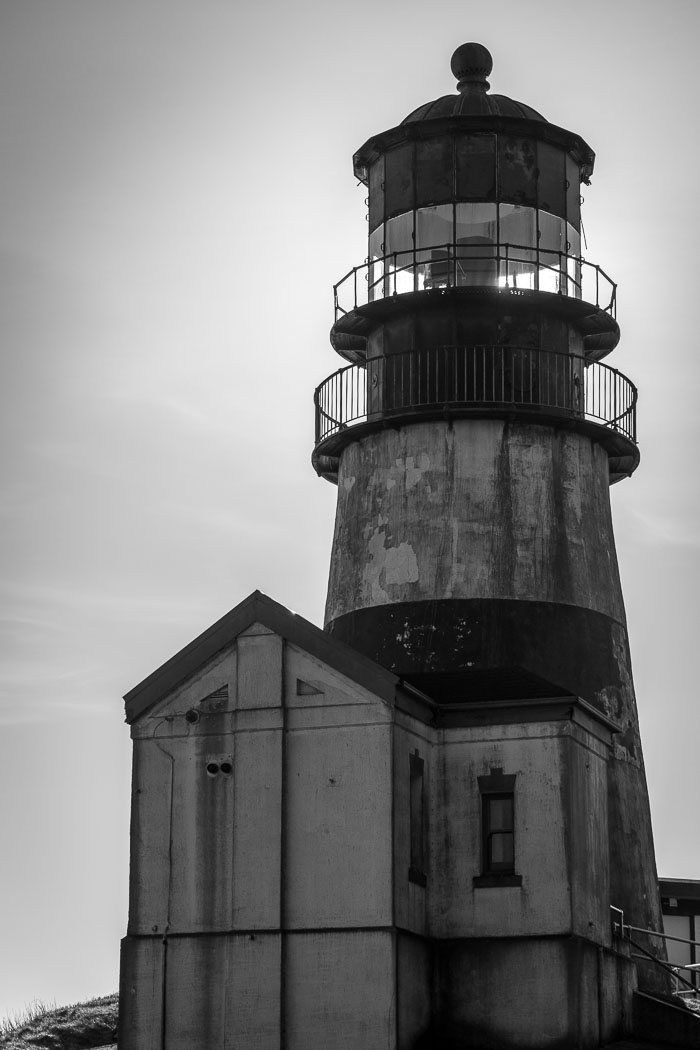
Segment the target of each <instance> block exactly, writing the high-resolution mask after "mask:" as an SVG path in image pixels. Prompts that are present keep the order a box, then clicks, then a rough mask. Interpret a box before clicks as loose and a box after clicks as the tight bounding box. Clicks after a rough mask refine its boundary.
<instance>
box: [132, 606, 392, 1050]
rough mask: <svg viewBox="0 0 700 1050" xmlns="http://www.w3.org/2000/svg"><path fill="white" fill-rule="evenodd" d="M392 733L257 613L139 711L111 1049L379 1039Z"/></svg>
mask: <svg viewBox="0 0 700 1050" xmlns="http://www.w3.org/2000/svg"><path fill="white" fill-rule="evenodd" d="M392 732H393V730H392V712H391V710H390V709H389V708H388V707H387V705H386V704H384V703H383V702H382V701H381V700H379V699H378V698H377V697H375V696H373V695H372V694H371V693H369V692H368V691H367V690H366V689H363V688H362V687H360V686H358V685H357V684H356V683H354V682H352V681H350V680H349V679H347V678H345V677H344V676H343V675H341V674H339V673H337V672H335V671H334V670H333V669H332V668H330V667H328V666H327V665H325V664H323V663H321V662H320V661H318V660H315V659H313V658H312V657H310V656H308V654H306V653H304V652H303V651H301V650H299V649H298V648H295V647H294V646H293V645H290V644H288V643H285V642H283V640H282V638H280V637H279V636H277V635H275V634H273V633H272V632H271V631H269V630H268V629H267V628H264V627H256V626H253V627H252V628H250V629H249V630H248V631H246V632H245V633H244V634H243V635H241V636H240V637H239V638H238V639H237V641H236V643H235V644H234V645H232V646H231V647H230V648H229V649H228V650H227V651H226V652H224V653H222V654H219V655H218V656H217V657H216V659H215V660H213V661H211V664H210V665H209V666H207V667H206V668H204V669H202V670H201V671H200V672H199V673H198V674H197V675H195V676H194V677H193V678H192V679H190V680H189V681H188V682H186V683H184V684H183V685H182V686H180V687H179V688H178V689H177V690H175V691H174V692H173V693H172V694H171V695H170V696H168V697H167V698H165V699H164V700H163V701H161V702H160V703H158V704H157V705H156V706H155V707H154V708H153V709H151V710H150V711H149V712H147V713H146V714H144V715H143V716H142V717H141V718H140V719H138V720H137V722H136V723H135V724H134V725H133V727H132V735H133V737H134V773H133V808H132V841H131V850H132V853H131V896H130V914H129V927H128V936H127V938H126V940H125V942H124V947H123V965H122V988H123V1001H124V1010H123V1032H122V1039H121V1041H120V1046H123V1047H124V1048H125V1050H143V1048H144V1047H145V1046H149V1047H151V1046H153V1047H160V1046H163V1047H167V1050H185V1048H188V1050H191V1048H192V1047H194V1046H202V1047H203V1046H206V1047H207V1050H214V1048H216V1047H221V1048H222V1050H223V1048H224V1047H229V1046H232V1045H240V1046H245V1047H246V1048H249V1047H250V1048H256V1050H257V1048H260V1050H262V1048H265V1050H267V1048H268V1047H273V1046H274V1047H277V1046H279V1040H280V1030H281V1028H282V1026H283V1027H284V1029H285V1032H286V1047H287V1050H292V1048H295V1047H298V1048H299V1050H307V1048H308V1047H309V1046H313V1045H321V1043H322V1045H324V1047H326V1048H328V1050H346V1048H350V1047H356V1046H359V1045H362V1046H363V1047H367V1048H374V1047H376V1048H377V1050H385V1048H386V1050H389V1048H390V1047H392V1048H393V1046H394V1042H393V1040H394V1039H395V1027H396V1022H395V1014H396V1008H395V991H394V988H395V981H394V971H395V947H394V942H393V935H392V933H391V927H392V922H393V902H392V806H391V795H392V777H393V770H392ZM229 767H230V768H229ZM214 769H215V771H213V770H214ZM330 1015H332V1016H333V1017H334V1024H333V1026H332V1031H331V1030H329V1026H328V1018H329V1016H330ZM321 1033H323V1034H322V1036H321Z"/></svg>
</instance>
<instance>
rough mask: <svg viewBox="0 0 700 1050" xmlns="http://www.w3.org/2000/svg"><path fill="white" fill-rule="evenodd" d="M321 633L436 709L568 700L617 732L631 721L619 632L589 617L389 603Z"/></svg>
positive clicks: (552, 607)
mask: <svg viewBox="0 0 700 1050" xmlns="http://www.w3.org/2000/svg"><path fill="white" fill-rule="evenodd" d="M326 630H327V631H328V632H329V633H330V634H331V635H332V636H333V637H334V638H336V639H338V640H340V641H342V642H345V643H347V644H349V645H352V647H353V648H354V649H357V650H359V651H360V652H362V653H364V654H365V655H366V656H369V657H370V658H371V659H373V660H376V661H377V662H378V663H380V664H382V665H383V666H384V667H386V668H387V669H388V670H391V671H393V672H394V674H398V675H400V676H401V677H404V678H407V679H408V680H409V681H410V682H412V683H413V684H414V685H416V686H417V687H418V688H420V689H422V690H424V691H425V692H426V693H427V694H428V695H429V696H431V697H432V698H433V699H435V700H438V701H440V702H443V703H449V702H450V701H453V702H456V701H461V702H464V701H468V700H470V699H472V700H483V699H494V700H497V699H514V698H516V695H520V696H521V697H522V698H523V699H526V698H527V697H528V696H533V695H534V696H537V695H539V696H546V695H561V694H562V693H573V694H574V695H576V696H580V697H582V698H583V699H584V700H587V701H588V702H589V703H590V704H592V705H593V706H594V707H596V708H597V709H598V710H599V711H601V712H603V713H604V714H605V715H607V716H608V717H610V718H612V719H613V720H614V721H615V722H617V723H619V724H621V725H626V724H627V723H628V721H629V718H630V716H631V715H632V711H631V710H630V696H631V689H632V676H631V669H630V663H629V655H628V643H627V631H626V629H625V627H624V625H623V624H621V623H619V622H618V621H617V620H614V619H612V618H611V617H610V616H606V615H604V614H603V613H599V612H594V611H593V610H591V609H584V608H581V607H580V606H574V605H563V604H561V603H558V602H543V601H514V600H510V601H508V600H498V599H492V598H473V599H461V600H460V599H455V598H450V599H445V600H434V601H423V602H396V603H392V604H387V605H377V606H374V607H370V608H365V609H357V610H355V611H354V612H351V613H348V614H346V615H345V616H340V617H338V618H337V619H335V620H332V621H331V622H330V623H328V624H327V626H326ZM592 654H594V658H592ZM632 703H633V701H632ZM635 717H636V716H635Z"/></svg>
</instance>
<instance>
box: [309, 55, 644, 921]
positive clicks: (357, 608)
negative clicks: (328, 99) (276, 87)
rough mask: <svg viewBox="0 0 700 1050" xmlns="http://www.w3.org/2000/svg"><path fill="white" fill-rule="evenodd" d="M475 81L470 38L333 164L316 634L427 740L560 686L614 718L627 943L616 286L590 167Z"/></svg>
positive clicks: (632, 455)
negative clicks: (321, 621)
mask: <svg viewBox="0 0 700 1050" xmlns="http://www.w3.org/2000/svg"><path fill="white" fill-rule="evenodd" d="M491 68H492V60H491V56H490V54H489V52H488V51H487V50H486V48H484V47H482V46H481V45H480V44H475V43H471V44H465V45H463V46H462V47H460V48H458V49H457V51H456V52H455V54H454V56H453V58H452V70H453V72H454V74H455V76H456V77H457V81H458V83H457V89H458V94H453V95H447V96H445V97H444V98H440V99H438V100H437V101H435V102H430V103H428V104H427V105H424V106H421V107H420V108H419V109H417V110H415V112H413V113H411V114H410V115H409V116H408V117H406V119H405V120H404V121H403V122H402V123H401V124H400V125H399V126H398V127H395V128H392V129H391V130H390V131H387V132H384V133H382V134H379V135H375V136H373V137H372V138H370V139H369V140H368V141H367V142H366V143H365V144H364V145H363V146H362V147H361V148H360V149H359V150H358V152H357V153H356V155H355V157H354V169H355V175H356V176H357V177H358V178H359V179H360V180H361V181H362V182H363V183H364V184H365V185H366V186H367V187H368V189H369V201H368V203H369V251H368V261H367V262H366V263H365V264H364V265H362V266H360V267H355V268H354V269H353V270H351V271H350V273H349V274H348V275H347V277H345V278H344V279H343V280H342V281H341V282H340V283H339V284H338V285H337V286H336V320H335V324H334V326H333V329H332V333H331V341H332V343H333V345H334V347H335V349H336V350H337V352H338V353H339V354H340V355H341V356H342V357H344V358H345V359H346V360H347V361H349V362H351V363H350V364H349V365H348V366H347V367H346V368H341V369H340V371H338V372H336V373H335V374H334V375H332V376H331V377H330V378H329V379H328V380H326V382H325V383H323V384H322V385H321V386H320V387H319V389H318V391H317V394H316V401H317V410H318V431H317V438H318V440H317V445H316V450H315V454H314V462H315V465H316V469H317V471H318V472H319V473H321V474H323V475H324V476H325V477H328V478H331V479H333V480H336V479H337V483H338V506H337V517H336V526H335V537H334V542H333V553H332V558H331V570H330V582H329V588H328V600H327V607H326V630H327V631H329V632H330V634H331V635H332V636H333V637H334V638H338V639H341V640H342V641H344V642H346V643H348V644H350V645H351V646H353V647H354V648H355V649H359V650H361V651H362V652H364V653H366V654H367V655H369V656H371V657H372V658H373V659H375V660H377V661H378V662H379V663H381V664H383V665H384V666H386V667H387V668H389V669H391V670H392V671H394V672H395V673H396V674H398V675H400V676H401V677H402V678H403V679H404V680H405V681H407V682H409V683H412V684H413V685H415V686H416V687H417V688H419V689H420V690H422V691H423V692H425V693H426V694H428V695H429V696H430V697H431V699H432V700H433V701H434V702H436V703H437V704H438V709H437V710H436V714H435V724H436V725H438V726H445V727H447V726H450V727H454V726H457V725H460V723H461V721H462V719H463V718H467V719H468V718H469V717H470V715H469V710H470V705H471V704H473V703H477V702H478V703H485V702H488V703H491V704H493V705H494V709H498V708H499V705H500V706H501V707H503V705H506V704H509V705H513V706H512V708H511V710H512V717H513V718H514V719H515V720H517V718H518V715H517V704H518V703H519V702H521V701H522V702H525V701H528V700H533V699H535V698H545V697H554V696H557V695H561V694H562V693H571V694H574V695H575V696H577V697H580V698H581V699H582V700H583V701H585V703H586V704H588V705H590V707H591V708H592V709H593V710H595V712H597V713H599V714H600V716H601V717H603V718H604V719H609V720H610V721H611V722H612V723H614V725H615V728H616V733H615V737H614V740H615V743H614V754H615V759H614V762H613V763H612V765H611V766H610V772H609V792H610V796H609V802H608V806H607V819H608V844H609V857H610V865H609V872H610V898H611V903H618V902H619V906H620V907H623V908H625V909H626V910H628V912H629V913H630V914H634V915H635V916H637V917H638V919H639V922H638V923H637V925H640V926H645V927H650V926H655V925H656V924H658V921H659V916H658V894H657V891H656V880H655V864H654V855H653V845H652V836H651V827H650V818H649V808H648V800H647V790H646V785H645V778H644V771H643V765H642V755H641V749H640V741H639V733H638V723H637V712H636V706H635V699H634V692H633V685H632V675H631V669H630V658H629V649H628V642H627V630H626V626H625V613H624V607H623V600H622V593H621V588H620V580H619V573H618V567H617V560H616V556H615V544H614V538H613V529H612V521H611V514H610V502H609V486H610V485H611V484H612V483H615V482H617V481H619V480H620V479H622V478H625V477H627V476H629V475H630V474H631V473H632V472H633V471H634V470H635V468H636V467H637V464H638V461H639V455H638V450H637V446H636V441H635V404H636V391H635V388H634V387H633V385H632V384H631V383H630V382H629V380H628V379H626V378H625V376H623V375H622V374H621V373H620V372H618V371H617V370H615V369H614V368H611V367H609V366H608V365H607V364H603V363H601V360H602V359H603V358H604V357H606V355H608V354H609V353H610V351H611V350H613V349H614V347H615V345H616V344H617V342H618V339H619V328H618V325H617V322H616V320H615V300H616V296H615V290H616V289H615V284H614V283H613V282H612V281H611V279H610V278H609V277H608V276H607V274H606V273H605V272H604V271H603V269H601V267H600V266H598V265H596V264H594V263H591V262H589V261H584V260H583V259H582V258H581V251H580V243H581V233H580V231H581V216H580V202H581V197H580V186H581V183H582V182H583V183H588V181H589V179H590V176H591V173H592V171H593V164H594V153H593V151H592V150H591V149H590V147H589V146H588V145H587V144H586V143H585V142H584V141H583V139H582V138H581V137H580V136H579V135H576V134H574V133H572V132H570V131H567V130H565V129H563V128H560V127H556V126H555V125H553V124H550V123H548V122H547V121H546V120H545V119H544V117H542V116H541V115H540V114H539V113H538V112H536V111H535V110H534V109H532V108H530V107H529V106H526V105H523V104H521V103H519V102H515V101H513V100H511V99H509V98H505V97H504V96H501V95H492V94H489V84H488V81H487V79H486V78H487V76H488V75H489V74H490V72H491ZM574 808H575V803H574ZM504 819H505V818H504ZM508 819H509V820H510V819H512V814H511V815H510V817H509V818H508ZM503 841H504V842H505V840H503ZM494 848H495V847H494ZM499 848H502V849H503V850H504V855H503V857H502V858H501V861H500V863H503V864H504V865H505V864H506V859H505V853H506V852H508V850H510V848H511V845H510V844H509V845H508V846H507V847H506V846H505V845H503V846H502V847H499ZM508 858H509V861H510V862H511V863H512V856H511V854H510V853H508ZM504 870H505V867H504Z"/></svg>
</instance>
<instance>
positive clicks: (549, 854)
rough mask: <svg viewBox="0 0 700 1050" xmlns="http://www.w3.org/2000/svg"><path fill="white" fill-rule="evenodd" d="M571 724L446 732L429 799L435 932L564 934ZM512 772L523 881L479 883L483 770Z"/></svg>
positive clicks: (567, 929)
mask: <svg viewBox="0 0 700 1050" xmlns="http://www.w3.org/2000/svg"><path fill="white" fill-rule="evenodd" d="M564 725H566V723H551V724H549V723H545V724H539V723H531V724H525V725H516V726H487V727H479V728H471V729H454V730H446V731H444V732H443V740H442V746H441V748H440V749H439V755H438V762H439V770H438V774H437V790H436V792H435V794H434V797H433V799H432V814H431V823H432V826H433V829H434V830H433V835H432V840H431V847H432V848H431V856H430V887H431V889H430V894H429V914H430V931H431V933H432V934H433V935H434V936H436V937H503V936H530V935H537V934H550V935H551V934H568V933H569V932H570V931H571V923H572V919H571V896H570V871H569V864H568V856H567V836H568V835H569V834H570V831H571V829H569V828H568V827H567V823H566V816H567V814H566V810H565V802H564V793H563V781H564V778H565V775H566V773H565V770H564V768H563V755H562V741H561V739H560V734H561V731H562V726H564ZM495 768H498V769H502V770H503V773H504V774H505V775H512V774H515V776H516V781H515V871H516V873H517V874H519V875H520V876H522V885H521V886H504V885H501V886H491V887H487V886H478V885H475V884H474V879H475V878H476V877H478V876H479V875H481V873H482V871H483V867H482V857H481V795H480V793H479V785H478V780H477V778H478V777H479V776H488V775H489V773H490V771H491V770H492V769H495Z"/></svg>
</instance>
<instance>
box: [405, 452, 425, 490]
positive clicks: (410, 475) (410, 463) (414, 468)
mask: <svg viewBox="0 0 700 1050" xmlns="http://www.w3.org/2000/svg"><path fill="white" fill-rule="evenodd" d="M429 469H430V457H429V456H428V455H427V453H425V452H421V454H420V456H418V459H417V461H416V460H415V459H414V458H413V456H407V457H406V490H407V491H408V490H409V489H412V488H415V487H416V485H417V484H418V482H419V481H420V480H421V478H422V477H423V475H424V474H425V473H426V471H428V470H429Z"/></svg>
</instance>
